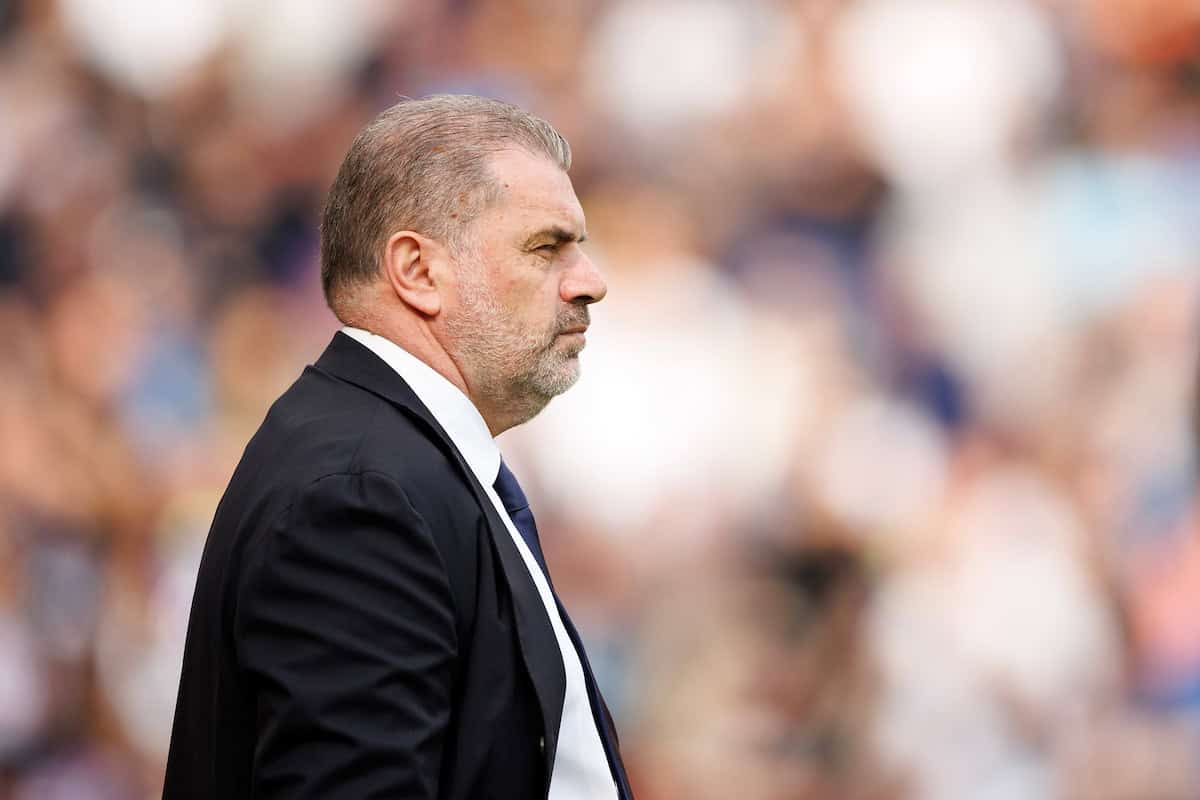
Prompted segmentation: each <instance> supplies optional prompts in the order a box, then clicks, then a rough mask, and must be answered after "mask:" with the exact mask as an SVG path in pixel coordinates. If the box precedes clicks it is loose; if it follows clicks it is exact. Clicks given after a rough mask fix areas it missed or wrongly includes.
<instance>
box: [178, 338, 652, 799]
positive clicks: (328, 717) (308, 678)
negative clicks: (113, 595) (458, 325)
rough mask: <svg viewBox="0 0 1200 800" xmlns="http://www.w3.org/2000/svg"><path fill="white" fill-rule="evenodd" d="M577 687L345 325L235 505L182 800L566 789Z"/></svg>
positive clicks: (502, 531) (181, 770)
mask: <svg viewBox="0 0 1200 800" xmlns="http://www.w3.org/2000/svg"><path fill="white" fill-rule="evenodd" d="M564 688H565V677H564V674H563V667H562V658H561V655H560V653H559V650H558V643H557V641H556V640H555V637H554V632H553V630H552V629H551V627H550V623H549V620H548V618H547V615H546V610H545V606H544V605H543V604H542V600H541V598H540V597H539V596H538V594H537V590H536V589H535V587H534V585H533V581H532V580H531V578H530V577H529V573H528V571H527V569H526V567H525V565H524V563H523V562H522V560H521V556H520V554H519V553H518V552H517V549H516V546H515V545H514V543H513V541H512V539H511V537H510V535H509V533H508V531H507V530H506V528H505V526H504V524H503V523H502V522H501V520H500V519H499V518H498V517H497V515H496V511H495V508H494V507H493V506H492V503H491V502H490V501H489V500H488V498H487V496H486V495H485V494H484V492H483V490H482V488H481V487H480V486H479V484H478V482H477V481H476V479H475V477H474V476H473V475H472V473H471V471H470V469H468V467H467V465H466V463H465V462H464V461H463V459H462V457H461V455H460V454H459V453H458V451H457V450H456V449H455V448H454V446H453V444H452V443H451V442H450V439H449V437H448V436H447V435H446V433H445V432H444V431H443V430H442V429H441V427H440V426H439V425H438V424H437V422H436V421H435V420H434V418H433V416H432V414H430V412H429V411H428V410H427V409H426V408H425V407H424V406H423V405H422V404H421V402H420V401H419V400H418V399H417V397H416V395H415V394H414V393H413V392H412V390H411V389H410V388H409V387H408V385H407V384H405V382H404V381H403V379H401V378H400V376H399V375H397V374H396V373H395V371H393V370H392V369H391V367H389V366H388V365H387V364H385V363H384V362H383V361H382V360H380V359H379V358H378V357H377V356H376V355H375V354H374V353H372V352H371V351H370V350H368V349H367V348H365V347H363V346H362V345H361V344H359V343H358V342H356V341H354V340H353V339H351V338H350V337H348V336H345V335H344V334H338V335H336V336H335V337H334V340H333V342H332V343H331V344H330V346H329V347H328V349H327V350H326V351H325V353H324V354H323V355H322V356H321V358H320V360H319V361H318V362H317V363H316V364H315V365H313V366H310V367H309V368H307V369H306V370H305V371H304V373H303V374H302V375H301V377H300V378H299V379H298V380H297V381H296V383H295V384H293V385H292V387H291V388H290V389H289V390H288V391H287V392H286V393H285V394H284V395H283V396H282V397H280V398H279V400H278V401H276V403H275V404H274V406H272V408H271V410H270V412H269V413H268V415H267V417H266V420H265V421H264V422H263V424H262V427H261V428H260V429H259V430H258V432H257V433H256V434H255V436H254V438H253V439H252V440H251V441H250V444H249V445H248V446H247V448H246V452H245V454H244V455H243V457H242V460H241V462H240V464H239V465H238V467H237V470H236V472H235V473H234V476H233V479H232V480H231V482H230V484H229V487H228V488H227V490H226V492H225V495H224V497H223V498H222V499H221V503H220V505H219V507H218V508H217V513H216V517H215V519H214V521H213V525H212V529H211V530H210V532H209V535H208V541H207V543H206V545H205V549H204V556H203V559H202V562H201V565H200V572H199V577H198V579H197V583H196V591H195V596H194V599H193V603H192V610H191V620H190V622H189V625H188V633H187V645H186V650H185V654H184V660H183V673H182V677H181V680H180V686H179V698H178V701H177V705H176V710H175V722H174V729H173V731H172V735H171V747H170V756H169V759H168V763H167V773H166V785H165V790H164V795H163V796H164V798H167V800H184V799H185V798H197V799H199V798H204V800H213V799H214V798H220V799H221V800H235V799H237V798H257V800H268V799H270V798H280V800H282V799H283V798H286V799H287V800H306V799H308V798H313V799H315V798H322V800H327V799H332V798H364V799H365V798H385V797H386V798H413V799H414V800H416V799H418V798H420V799H422V800H423V799H424V798H430V799H431V800H432V799H433V798H445V799H446V800H466V799H467V798H496V799H497V800H519V799H522V798H544V797H545V796H546V793H547V791H548V789H549V777H550V774H551V770H552V769H553V759H554V752H555V745H556V736H557V732H558V725H559V719H560V717H561V714H562V702H563V693H564ZM602 716H603V717H604V719H603V720H602V722H601V724H603V725H605V726H609V732H610V734H612V735H613V738H614V740H615V732H613V731H612V729H611V725H612V721H611V718H609V716H608V714H607V710H605V711H604V712H603V713H602ZM615 769H616V772H617V780H618V783H619V785H620V786H621V789H622V793H623V795H624V796H626V797H628V796H629V795H628V783H627V781H626V778H625V775H624V768H623V767H622V766H621V764H620V759H619V757H618V758H617V759H616V763H615Z"/></svg>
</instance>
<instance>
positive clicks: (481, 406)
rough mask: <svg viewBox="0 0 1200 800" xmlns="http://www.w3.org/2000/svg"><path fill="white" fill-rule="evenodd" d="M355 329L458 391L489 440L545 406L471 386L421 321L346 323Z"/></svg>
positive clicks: (446, 351)
mask: <svg viewBox="0 0 1200 800" xmlns="http://www.w3.org/2000/svg"><path fill="white" fill-rule="evenodd" d="M347 324H348V325H352V326H353V327H355V328H362V329H363V330H365V331H369V332H371V333H373V334H375V335H376V336H382V337H383V338H384V339H387V340H388V341H390V342H392V343H394V344H396V345H398V346H399V347H403V348H404V349H405V350H406V351H407V352H408V353H409V354H410V355H412V356H414V357H416V358H418V359H420V360H421V361H423V362H425V363H426V364H427V365H429V367H430V368H431V369H433V370H434V371H435V372H437V373H438V374H439V375H441V376H442V377H443V378H445V379H446V380H448V381H450V383H452V384H454V385H455V386H456V387H458V390H459V391H461V392H462V393H463V394H464V395H466V396H467V399H468V400H470V401H471V404H472V405H474V406H475V408H476V410H478V411H479V415H480V416H482V417H483V421H484V422H485V423H486V424H487V426H488V430H489V431H490V432H491V434H492V436H499V435H500V434H501V433H503V432H504V431H506V430H508V429H509V428H515V427H516V426H517V425H520V424H521V423H523V422H527V421H528V420H530V419H532V418H533V417H534V416H535V415H536V414H537V413H538V412H539V411H541V410H542V408H543V407H544V406H545V403H538V404H537V407H536V408H532V407H530V406H531V405H532V404H531V403H521V402H513V401H512V400H510V399H506V398H503V397H499V396H496V395H497V393H496V392H492V391H489V387H487V386H482V385H480V386H475V385H472V381H471V380H469V379H468V377H467V376H468V374H469V370H467V369H466V368H464V365H462V364H461V363H460V361H461V360H460V359H456V358H455V357H454V356H453V355H452V354H451V353H450V351H448V350H447V349H446V347H445V346H444V345H443V344H442V342H441V341H440V340H439V339H438V337H437V336H436V335H434V332H433V330H432V329H431V327H430V326H429V324H428V323H427V322H426V321H425V320H422V319H416V318H410V319H407V320H397V321H384V320H381V319H378V318H373V319H357V320H352V321H348V322H347Z"/></svg>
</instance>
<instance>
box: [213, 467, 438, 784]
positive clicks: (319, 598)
mask: <svg viewBox="0 0 1200 800" xmlns="http://www.w3.org/2000/svg"><path fill="white" fill-rule="evenodd" d="M265 533H266V535H265V536H264V537H262V538H261V539H260V540H259V541H258V542H257V543H256V544H255V545H253V547H254V552H253V553H247V555H248V556H249V557H250V558H249V559H248V561H247V571H246V573H245V576H244V580H243V582H242V588H241V592H240V593H239V597H238V601H237V610H236V621H235V630H236V636H237V638H238V641H237V648H238V653H239V658H240V660H241V663H242V665H243V667H244V669H246V670H247V672H248V673H249V675H250V677H251V680H252V681H253V682H254V685H255V687H256V690H257V692H256V693H257V697H258V708H257V729H258V730H257V740H258V741H257V745H256V747H255V751H254V763H253V765H252V780H253V783H254V787H253V794H254V796H255V797H258V798H264V799H269V800H274V799H275V798H280V800H282V798H287V799H288V800H307V798H335V799H336V798H354V799H355V800H361V799H365V798H377V797H403V798H414V799H417V798H435V797H437V794H438V779H439V773H440V771H441V762H442V747H443V741H444V739H445V732H446V728H447V724H448V721H449V719H450V709H451V698H452V694H453V682H454V680H453V674H454V672H455V670H454V662H455V659H456V657H457V647H458V644H457V641H456V633H455V631H456V628H455V614H454V603H453V597H452V594H451V592H450V587H449V584H448V581H447V578H446V570H445V567H444V565H443V563H442V560H441V556H440V554H439V552H438V550H437V548H436V547H435V546H434V543H433V536H432V533H431V531H430V530H429V527H428V526H427V525H426V524H425V522H424V520H423V519H422V518H421V517H420V516H419V515H418V513H417V512H416V511H415V510H414V509H413V507H412V505H411V504H410V503H409V501H408V498H407V496H406V495H405V494H404V491H403V489H402V488H401V487H400V486H399V485H398V484H397V483H396V482H395V481H393V480H392V479H391V478H389V477H387V476H385V475H382V474H380V473H372V472H367V473H361V474H339V475H331V476H328V477H325V478H322V479H320V480H318V481H316V482H314V483H312V484H311V485H309V486H308V487H307V488H306V489H305V490H304V491H302V492H301V493H300V495H299V497H298V498H297V499H296V500H295V501H294V502H293V503H292V505H291V506H290V508H289V509H288V511H287V512H285V513H284V514H283V515H282V517H281V519H280V520H279V521H278V523H277V525H276V526H275V527H274V528H273V529H270V530H267V531H265Z"/></svg>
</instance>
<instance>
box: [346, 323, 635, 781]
mask: <svg viewBox="0 0 1200 800" xmlns="http://www.w3.org/2000/svg"><path fill="white" fill-rule="evenodd" d="M342 332H343V333H345V334H346V335H347V336H350V337H352V338H353V339H355V340H356V341H358V342H360V343H361V344H363V345H364V346H366V347H368V348H370V350H371V351H372V352H373V353H375V355H377V356H379V357H380V358H381V359H383V360H384V361H385V362H386V363H387V364H388V365H389V366H390V367H391V368H392V369H394V370H395V371H396V372H397V373H399V375H400V377H401V378H403V379H404V381H405V383H407V384H408V385H409V387H410V388H411V389H412V390H413V392H415V393H416V395H417V397H418V398H419V399H420V400H421V402H422V403H424V404H425V407H426V408H428V409H429V411H430V413H432V414H433V416H434V419H436V420H437V421H438V424H439V425H441V426H442V428H443V429H444V430H445V431H446V433H447V434H449V436H450V440H451V441H452V442H453V443H454V446H455V447H457V448H458V451H459V452H460V453H461V454H462V457H463V460H464V461H466V462H467V466H468V467H470V468H471V471H472V472H473V473H475V477H476V478H477V479H478V480H479V483H480V485H481V486H483V490H484V491H485V492H486V493H487V496H488V499H489V500H491V501H492V505H493V506H495V507H496V513H497V514H499V515H500V519H502V520H504V527H506V528H508V533H509V536H511V537H512V540H513V544H515V545H516V546H517V551H518V552H519V553H520V554H521V560H522V561H524V562H525V568H526V569H527V570H529V576H530V577H531V578H532V579H533V584H534V586H536V587H537V591H538V595H540V596H541V598H542V603H543V604H544V605H545V606H546V614H547V615H548V616H549V618H550V626H551V627H552V628H553V629H554V637H555V638H556V639H557V640H558V649H559V651H560V653H561V654H562V659H563V668H564V671H565V672H566V676H567V689H566V695H565V696H564V697H563V710H562V722H561V724H560V725H559V729H558V750H557V752H556V753H555V756H554V773H553V774H552V775H551V776H550V796H549V800H616V798H617V787H616V783H615V782H614V781H613V776H612V771H611V770H610V769H609V766H608V757H607V756H606V755H605V753H604V744H603V742H601V740H600V732H599V731H598V730H597V729H596V720H595V719H594V718H593V716H592V707H591V703H590V702H589V700H588V694H587V684H586V682H585V680H584V677H583V665H582V664H581V663H580V661H579V654H578V653H577V652H576V651H575V645H574V644H572V643H571V637H570V636H568V635H567V630H566V628H565V627H564V626H563V621H562V617H561V616H560V615H559V613H558V606H557V605H556V604H555V602H554V595H553V593H552V592H551V591H550V584H549V582H548V581H547V580H546V576H545V575H544V574H543V573H542V569H541V567H539V566H538V563H537V560H536V559H534V557H533V554H532V553H531V552H530V551H529V547H528V545H526V544H525V540H524V538H522V536H521V534H520V532H519V531H518V530H517V527H516V525H514V524H513V521H512V519H510V518H509V516H508V511H506V510H505V508H504V504H503V503H502V502H500V498H499V497H497V496H496V490H495V488H494V487H493V484H494V483H495V482H496V476H497V475H499V474H500V448H499V447H498V446H497V445H496V441H495V439H493V438H492V434H491V431H489V430H488V427H487V423H486V422H484V419H483V417H482V416H481V415H480V413H479V411H478V409H476V408H475V406H474V404H473V403H472V402H471V401H470V399H469V398H468V397H467V396H466V395H465V394H463V392H462V391H461V390H460V389H459V388H458V387H457V386H455V385H454V384H453V383H451V382H450V381H448V380H447V379H446V378H445V377H443V376H442V375H441V374H440V373H438V372H437V371H436V370H434V369H433V368H432V367H430V366H429V365H428V364H426V363H425V362H423V361H421V360H420V359H418V358H417V357H416V356H414V355H412V354H411V353H409V352H408V351H406V350H405V349H404V348H402V347H400V346H399V345H397V344H395V343H394V342H392V341H390V340H388V339H385V338H383V337H382V336H377V335H375V334H373V333H370V332H368V331H364V330H361V329H359V328H350V327H346V328H342Z"/></svg>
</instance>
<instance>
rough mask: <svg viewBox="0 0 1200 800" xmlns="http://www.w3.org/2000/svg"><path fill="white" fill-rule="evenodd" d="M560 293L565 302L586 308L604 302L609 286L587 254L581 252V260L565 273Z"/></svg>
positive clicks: (577, 260)
mask: <svg viewBox="0 0 1200 800" xmlns="http://www.w3.org/2000/svg"><path fill="white" fill-rule="evenodd" d="M559 293H560V294H561V295H562V299H563V302H566V303H572V304H574V305H585V306H586V305H590V304H591V303H599V302H600V301H601V300H603V299H604V295H606V294H608V284H606V283H605V282H604V277H603V276H602V275H601V274H600V270H598V269H596V265H595V264H593V263H592V260H591V259H590V258H588V257H587V254H586V253H584V252H582V251H580V253H579V258H578V259H576V261H575V263H573V264H572V265H571V267H570V269H568V270H567V271H566V272H564V273H563V279H562V283H561V284H560V285H559Z"/></svg>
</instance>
